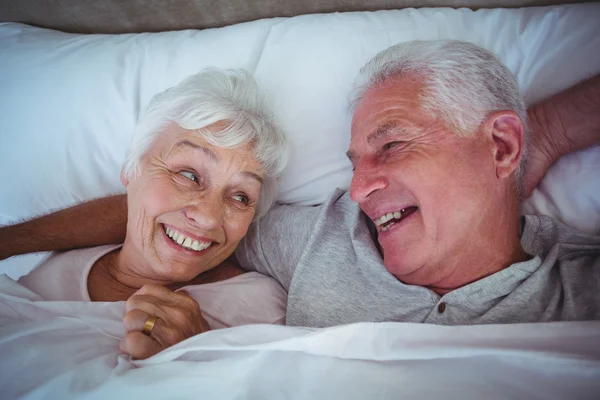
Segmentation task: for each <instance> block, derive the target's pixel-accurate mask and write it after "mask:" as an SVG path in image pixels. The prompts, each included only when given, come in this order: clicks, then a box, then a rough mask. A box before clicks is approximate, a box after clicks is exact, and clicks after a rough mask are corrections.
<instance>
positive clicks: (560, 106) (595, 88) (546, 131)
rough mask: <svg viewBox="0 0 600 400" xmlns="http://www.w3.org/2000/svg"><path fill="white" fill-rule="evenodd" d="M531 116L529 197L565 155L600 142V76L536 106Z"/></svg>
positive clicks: (526, 183)
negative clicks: (548, 170)
mask: <svg viewBox="0 0 600 400" xmlns="http://www.w3.org/2000/svg"><path fill="white" fill-rule="evenodd" d="M528 117H529V124H530V127H531V140H530V146H529V156H528V165H527V169H526V174H525V195H526V196H529V195H530V194H531V192H532V191H533V189H535V187H536V186H537V185H538V183H539V182H540V181H541V180H542V178H543V177H544V175H545V174H546V171H547V169H548V168H550V166H551V165H552V164H553V163H554V162H555V161H556V160H557V159H558V158H560V157H561V156H562V155H564V154H567V153H570V152H573V151H577V150H581V149H584V148H586V147H589V146H592V145H594V144H597V143H600V75H598V76H595V77H593V78H591V79H588V80H586V81H583V82H581V83H579V84H578V85H575V86H573V87H571V88H569V89H567V90H565V91H564V92H561V93H558V94H556V95H554V96H552V97H550V98H549V99H547V100H544V101H542V102H541V103H539V104H536V105H535V106H534V107H532V108H530V109H529V110H528Z"/></svg>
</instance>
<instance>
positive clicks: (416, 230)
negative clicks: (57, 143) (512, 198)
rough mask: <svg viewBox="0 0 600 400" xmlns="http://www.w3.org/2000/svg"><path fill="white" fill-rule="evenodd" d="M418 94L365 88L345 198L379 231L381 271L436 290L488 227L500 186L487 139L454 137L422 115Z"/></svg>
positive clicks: (418, 87) (391, 87) (401, 86)
mask: <svg viewBox="0 0 600 400" xmlns="http://www.w3.org/2000/svg"><path fill="white" fill-rule="evenodd" d="M422 90H423V85H422V84H421V83H419V82H416V81H412V80H407V79H403V80H399V81H396V82H388V83H386V84H384V85H381V86H379V87H375V88H372V89H370V90H369V91H367V93H366V94H365V96H364V97H363V99H362V101H361V102H360V104H359V105H358V107H357V109H356V112H355V114H354V118H353V121H352V138H351V142H350V149H349V152H348V155H349V157H350V159H351V161H352V164H353V166H354V176H353V179H352V184H351V187H350V196H351V198H352V200H354V201H356V202H357V203H358V204H359V205H360V208H361V209H362V210H363V211H364V212H365V213H366V214H367V216H368V217H369V218H370V219H371V220H372V221H373V222H374V223H375V225H376V226H377V232H378V241H379V243H380V245H381V248H382V251H383V255H384V264H385V267H386V269H387V270H388V271H389V272H391V273H392V274H394V275H395V276H396V277H398V278H399V279H401V280H402V281H403V282H406V283H413V282H419V283H420V284H424V285H435V283H436V282H439V281H440V280H443V279H444V278H445V277H446V276H447V275H449V274H450V273H452V272H453V268H455V267H456V266H457V265H460V262H459V261H460V258H461V256H462V254H465V253H464V252H466V251H467V249H468V248H469V246H471V245H472V244H473V243H474V242H475V241H477V232H480V231H481V229H482V228H483V229H488V230H489V229H490V227H485V218H484V216H485V215H487V213H488V212H490V209H491V208H493V207H494V204H495V202H493V201H491V200H492V199H493V198H495V197H497V196H498V194H499V192H498V190H499V189H498V187H497V185H495V184H494V182H495V171H494V163H493V157H492V153H491V150H490V145H489V142H488V141H487V139H486V138H485V137H483V136H482V135H477V134H476V133H475V132H474V134H473V135H472V137H470V138H459V137H458V136H456V135H455V134H454V133H453V132H451V131H450V130H449V129H448V128H447V127H446V126H445V124H444V123H443V122H442V121H441V120H440V119H438V118H435V117H432V116H430V115H428V114H426V113H425V112H424V111H423V110H422V109H421V107H420V103H419V94H420V93H421V91H422ZM450 260H452V262H450ZM457 261H458V262H457Z"/></svg>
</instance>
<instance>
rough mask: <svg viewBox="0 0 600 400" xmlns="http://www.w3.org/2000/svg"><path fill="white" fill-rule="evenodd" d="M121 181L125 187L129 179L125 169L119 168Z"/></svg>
mask: <svg viewBox="0 0 600 400" xmlns="http://www.w3.org/2000/svg"><path fill="white" fill-rule="evenodd" d="M121 183H122V184H123V186H125V188H127V185H129V179H128V178H127V174H126V173H125V169H121Z"/></svg>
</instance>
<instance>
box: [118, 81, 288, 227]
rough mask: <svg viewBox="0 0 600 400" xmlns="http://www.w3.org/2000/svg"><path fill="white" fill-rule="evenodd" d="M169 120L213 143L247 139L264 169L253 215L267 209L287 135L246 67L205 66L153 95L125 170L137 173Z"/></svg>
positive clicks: (273, 195) (240, 143)
mask: <svg viewBox="0 0 600 400" xmlns="http://www.w3.org/2000/svg"><path fill="white" fill-rule="evenodd" d="M171 123H176V124H177V125H179V126H180V127H182V128H184V129H188V130H196V131H198V133H199V135H200V136H201V137H202V139H204V140H206V142H208V143H210V144H211V145H213V146H216V147H221V148H228V149H233V148H236V147H240V146H243V145H247V144H250V145H251V146H252V153H253V156H254V157H255V158H256V160H257V161H259V162H260V163H261V164H262V166H263V168H264V173H265V179H264V183H263V184H262V188H261V192H260V199H259V201H258V204H257V210H256V216H255V220H257V219H259V218H260V217H262V216H263V215H265V214H266V212H267V211H268V210H269V208H271V206H272V205H273V203H274V202H275V199H276V197H277V188H278V184H277V178H278V177H279V176H280V175H281V173H282V172H283V169H284V168H285V165H286V162H287V156H288V152H287V141H286V139H285V136H284V134H283V132H282V131H281V130H280V129H279V127H278V126H277V124H276V123H275V122H274V119H273V116H272V114H271V112H270V111H269V109H268V107H267V105H266V102H265V100H264V99H263V97H262V95H261V94H260V91H259V89H258V85H257V84H256V81H255V80H254V78H253V77H252V76H251V75H250V74H249V73H248V72H246V71H245V70H241V69H237V70H217V69H207V70H204V71H203V72H200V73H198V74H196V75H193V76H190V77H189V78H187V79H185V80H184V81H182V82H181V83H179V84H178V85H176V86H173V87H171V88H169V89H167V90H165V91H164V92H161V93H159V94H157V95H156V96H154V97H153V98H152V100H151V101H150V103H149V105H148V107H147V108H146V110H145V111H144V113H143V114H142V115H141V116H140V118H139V120H138V122H137V125H136V128H135V130H134V133H133V142H132V146H131V150H130V153H129V155H128V157H127V159H126V161H125V164H124V166H123V171H124V173H125V175H126V176H128V177H130V178H132V177H135V176H137V175H138V174H139V172H140V170H139V169H140V163H141V160H142V158H143V157H144V155H145V154H146V152H147V151H148V150H149V149H150V147H151V146H152V144H153V143H154V141H155V140H156V139H157V137H158V135H160V134H161V132H164V130H165V128H166V127H167V126H168V125H169V124H171ZM217 123H222V124H223V128H222V129H220V131H218V132H215V131H214V129H210V130H209V129H205V128H207V127H209V126H211V125H213V124H217Z"/></svg>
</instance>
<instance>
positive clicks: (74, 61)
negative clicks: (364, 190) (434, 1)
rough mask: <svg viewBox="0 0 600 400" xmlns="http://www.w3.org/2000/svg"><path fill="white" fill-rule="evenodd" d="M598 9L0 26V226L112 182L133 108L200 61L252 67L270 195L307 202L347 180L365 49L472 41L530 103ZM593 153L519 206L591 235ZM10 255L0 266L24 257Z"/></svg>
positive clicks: (584, 63) (597, 153)
mask: <svg viewBox="0 0 600 400" xmlns="http://www.w3.org/2000/svg"><path fill="white" fill-rule="evenodd" d="M599 14H600V4H579V5H565V6H557V7H547V8H529V9H527V8H525V9H510V10H504V9H495V10H479V11H471V10H468V9H459V10H454V9H447V8H442V9H418V10H417V9H407V10H401V11H379V12H375V13H343V14H324V15H308V16H301V17H295V18H289V19H270V20H262V21H256V22H252V23H247V24H241V25H235V26H231V27H226V28H221V29H214V30H205V31H181V32H169V33H149V34H139V35H74V34H65V33H59V32H55V31H51V30H46V29H40V28H34V27H29V26H26V25H21V24H15V23H4V24H0V88H2V90H1V91H0V132H2V135H1V136H0V166H1V168H0V187H1V188H2V195H1V196H0V224H2V223H8V222H10V221H14V220H16V219H19V218H27V217H30V216H32V215H36V214H39V213H42V212H45V211H47V210H49V209H54V208H60V207H65V206H67V205H70V204H72V203H74V202H77V201H82V200H86V199H89V198H92V197H97V196H102V195H105V194H108V193H115V192H122V191H123V188H122V187H121V184H120V181H119V171H120V168H121V164H122V163H123V160H124V157H125V154H126V151H127V149H128V147H129V142H130V135H131V132H132V129H133V126H134V124H135V121H136V119H137V116H138V115H139V112H140V110H141V109H142V108H143V107H144V106H145V105H146V104H147V102H148V101H149V100H150V98H151V97H152V96H153V95H154V94H156V93H157V92H159V91H161V90H163V89H165V88H166V87H169V86H172V85H173V84H175V83H177V82H178V81H180V80H182V79H183V78H185V77H186V76H188V75H190V74H193V73H195V72H198V71H200V70H201V69H203V68H204V67H207V66H216V67H243V68H247V69H248V70H250V71H252V72H254V73H255V76H256V78H257V80H258V82H259V84H260V85H261V86H262V87H263V88H264V90H265V91H266V93H267V96H268V98H269V99H270V100H271V103H272V104H273V107H274V112H275V114H276V117H277V119H278V120H279V122H280V124H281V126H282V127H283V129H284V130H285V131H286V133H287V134H288V136H289V137H290V140H291V142H292V143H293V146H294V147H293V152H292V156H291V163H290V165H289V167H288V168H287V170H286V173H285V175H284V177H283V180H282V187H281V192H280V196H279V201H280V202H285V203H294V204H304V205H306V204H316V203H319V202H321V201H323V199H324V198H325V197H326V196H327V195H328V193H329V192H330V191H331V190H332V189H333V188H335V187H336V186H337V187H347V185H348V183H349V180H350V177H351V171H350V164H349V162H348V161H347V160H346V157H345V155H344V153H345V151H346V150H347V146H348V142H349V126H350V119H351V116H350V114H349V113H348V111H347V107H346V100H347V94H348V91H349V89H350V86H351V83H352V81H353V79H354V76H355V75H356V73H357V71H358V70H359V68H360V67H361V66H362V65H363V64H364V63H365V62H367V61H368V60H369V59H370V58H371V57H372V56H373V55H375V54H376V53H377V52H378V51H380V50H382V49H384V48H386V47H388V46H391V45H393V44H395V43H398V42H401V41H406V40H412V39H439V38H446V39H460V40H467V41H471V42H474V43H476V44H478V45H481V46H483V47H486V48H487V49H489V50H491V51H493V52H494V53H496V54H497V55H498V56H499V57H500V58H501V59H502V60H503V61H504V62H505V63H506V64H507V65H508V67H509V68H510V69H511V70H512V71H513V72H514V73H515V75H516V76H517V80H518V82H519V84H520V86H521V88H522V91H523V93H524V96H525V99H526V101H527V103H528V104H532V103H535V102H536V101H539V100H541V99H543V98H545V97H548V96H550V95H552V94H554V93H557V92H559V91H561V90H562V89H565V88H567V87H569V86H571V85H573V84H575V83H576V82H578V81H580V80H582V79H584V78H588V77H590V76H592V75H595V74H597V73H599V72H600V51H598V49H600V28H599V26H600V25H599V24H598V15H599ZM599 157H600V149H599V148H596V149H593V150H588V151H587V152H584V153H580V154H576V155H572V156H570V157H568V158H565V159H563V160H561V162H560V164H558V165H557V166H555V168H554V169H553V170H552V172H551V173H550V174H549V175H548V177H547V178H546V179H545V180H544V182H543V184H542V185H541V186H540V189H541V190H538V191H536V193H534V196H532V198H531V199H530V201H528V202H527V204H526V205H525V206H524V209H525V210H526V211H530V212H532V211H533V212H535V211H542V212H545V213H548V214H550V215H553V216H555V217H558V218H562V219H563V220H566V222H568V223H571V224H572V225H574V226H576V227H578V228H580V229H582V230H586V231H588V232H589V231H594V230H595V231H596V232H598V231H599V226H600V215H599V212H598V210H599V209H600V206H599V205H600V185H599V180H598V179H597V177H596V171H597V170H598V163H599V162H598V160H599ZM563 171H568V173H567V174H565V173H561V172H563ZM565 192H567V193H569V197H565V196H562V193H565ZM19 260H20V259H13V260H12V261H10V263H11V264H10V266H9V267H6V266H7V264H8V263H7V262H4V263H3V265H2V266H1V267H0V270H7V269H11V268H16V269H21V268H22V266H21V265H23V264H31V261H19Z"/></svg>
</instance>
